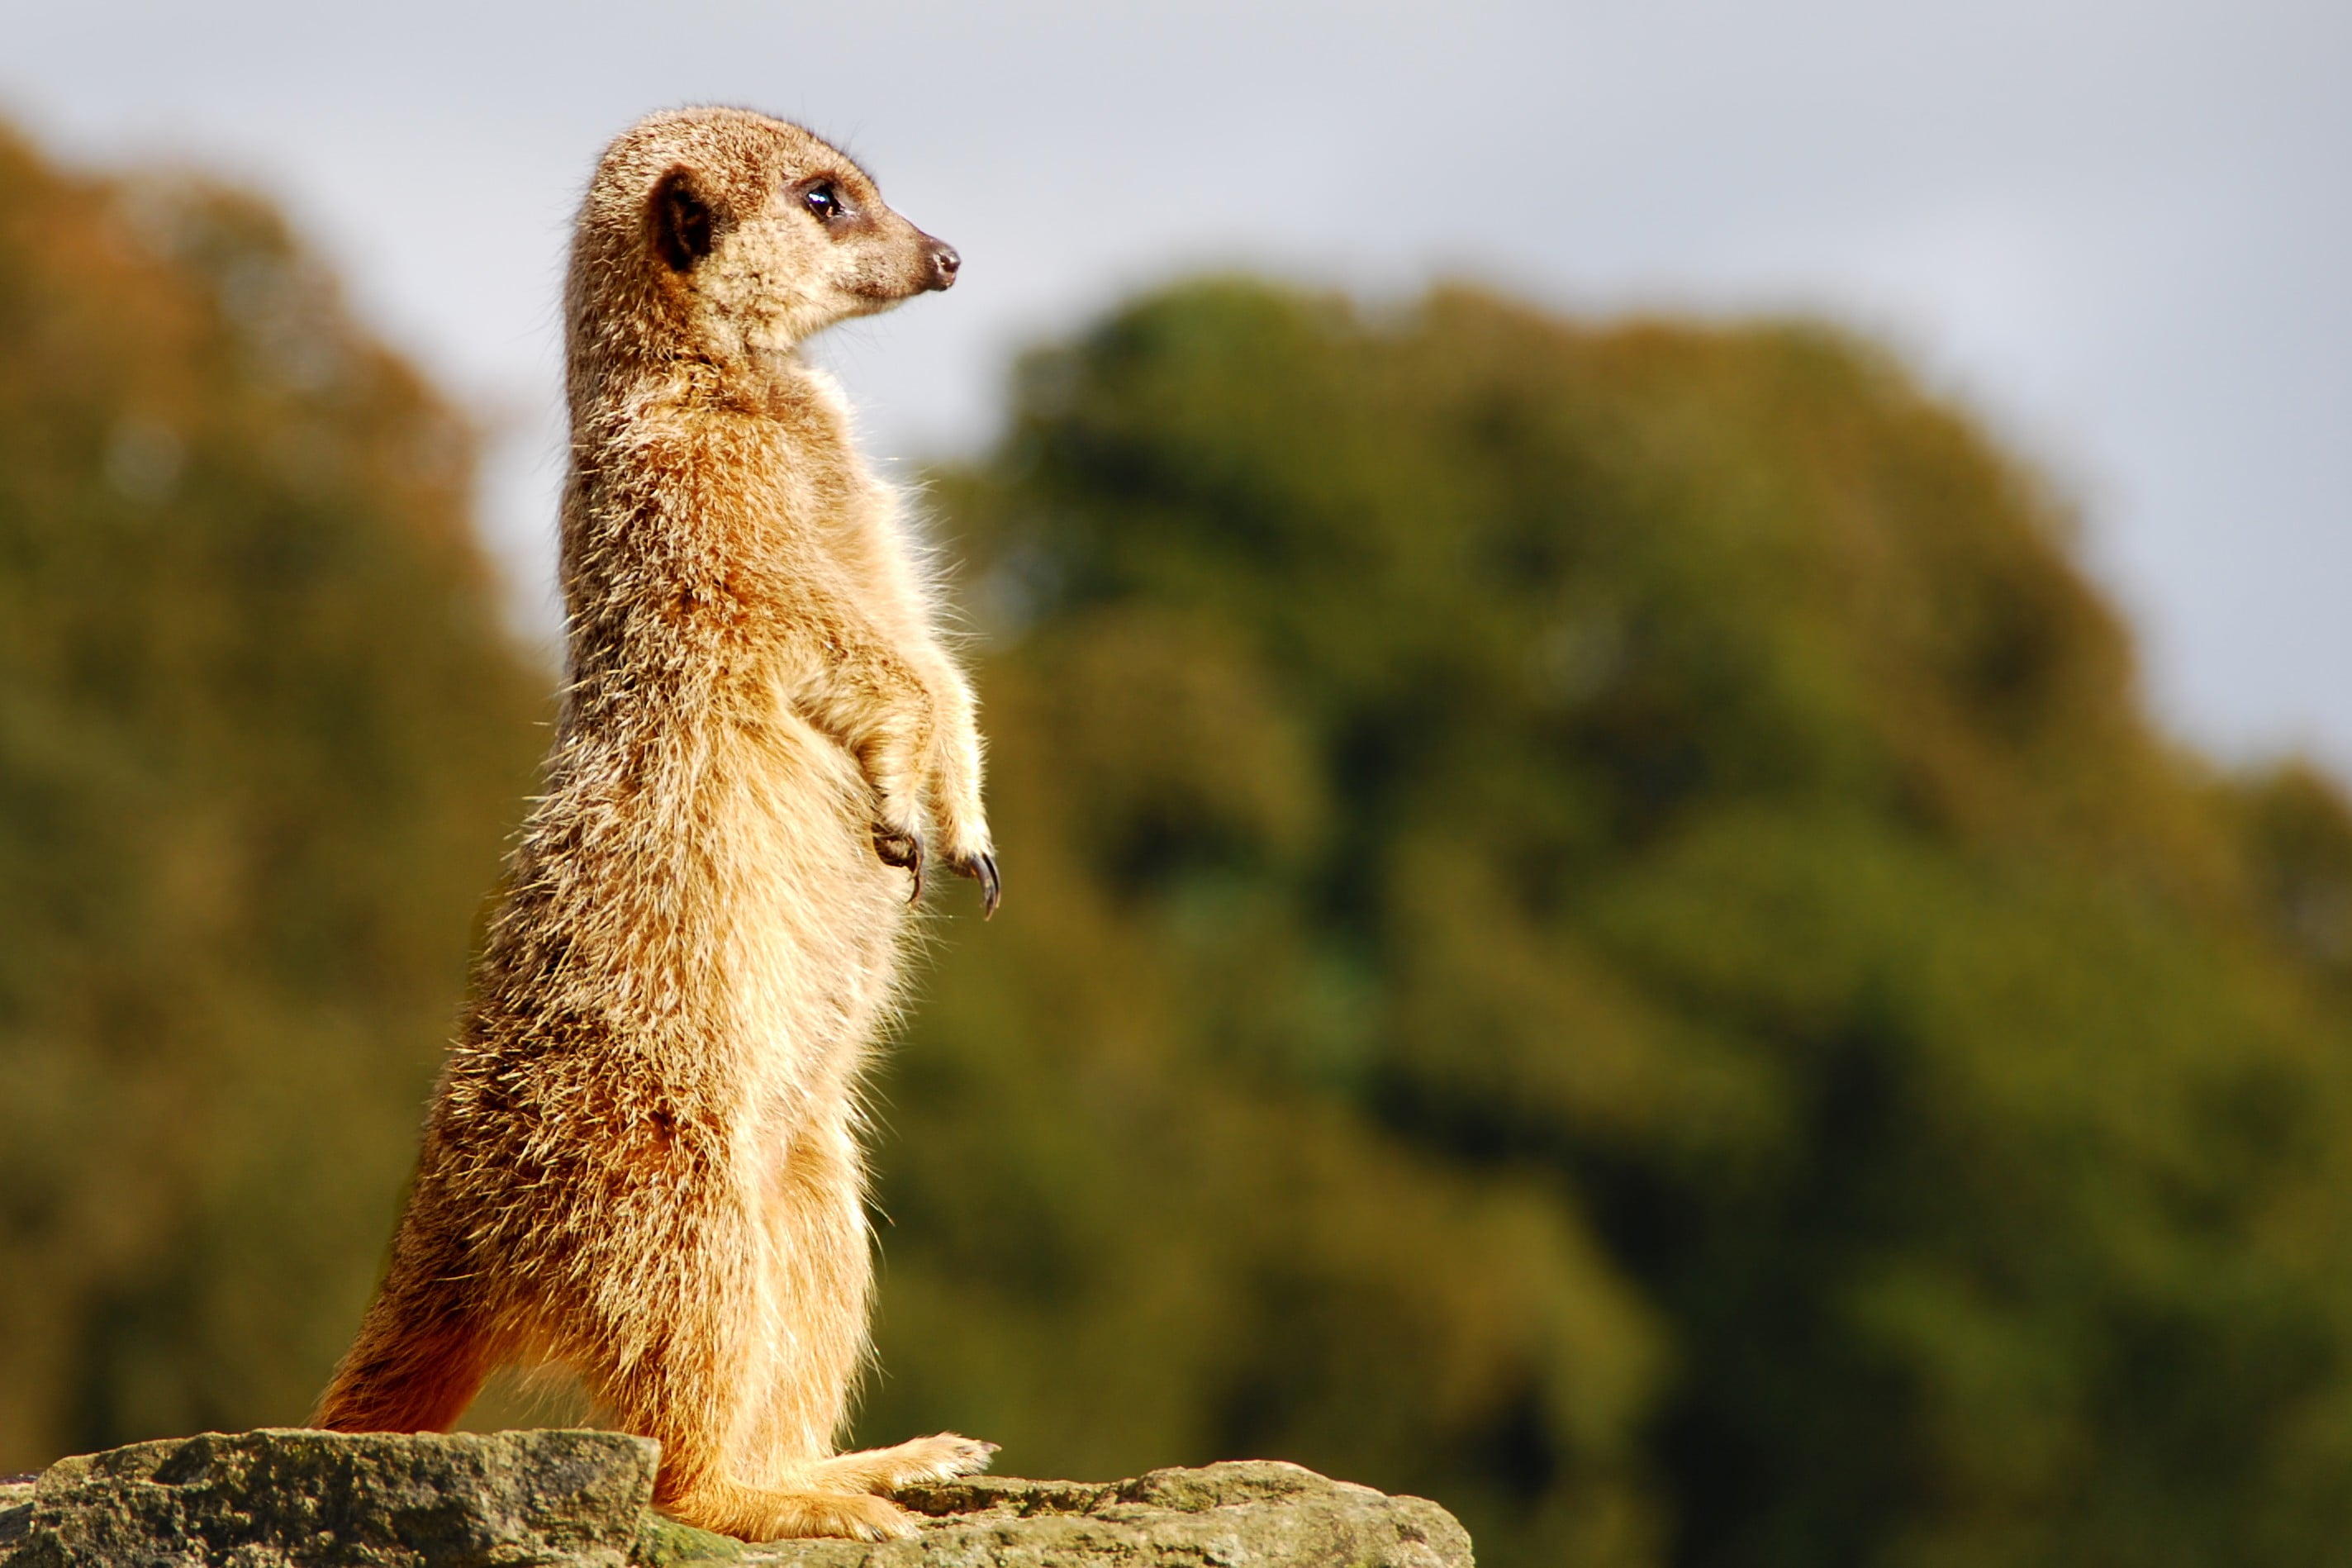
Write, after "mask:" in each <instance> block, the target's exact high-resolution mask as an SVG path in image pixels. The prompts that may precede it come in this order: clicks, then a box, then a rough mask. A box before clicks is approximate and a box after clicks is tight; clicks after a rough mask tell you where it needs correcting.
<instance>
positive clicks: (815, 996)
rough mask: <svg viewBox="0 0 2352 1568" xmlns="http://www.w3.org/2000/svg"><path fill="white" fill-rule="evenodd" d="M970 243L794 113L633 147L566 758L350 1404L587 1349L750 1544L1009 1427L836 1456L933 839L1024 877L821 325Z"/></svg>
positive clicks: (871, 306)
mask: <svg viewBox="0 0 2352 1568" xmlns="http://www.w3.org/2000/svg"><path fill="white" fill-rule="evenodd" d="M820 184H822V185H823V187H824V188H823V189H822V190H820V191H818V194H817V195H816V196H814V197H813V196H812V195H811V191H812V189H813V188H815V187H817V186H818V185H820ZM826 195H830V196H831V197H832V198H833V201H832V204H831V207H830V209H828V208H827V205H826V203H825V201H824V196H826ZM954 266H955V261H954V253H953V252H952V251H950V250H948V249H947V248H946V247H944V246H942V245H940V243H939V242H938V241H936V240H933V239H931V238H930V237H929V236H927V235H924V234H922V233H921V232H920V231H919V230H917V229H916V228H915V227H914V226H912V225H911V224H909V223H908V222H907V221H906V220H905V219H904V218H902V217H900V216H898V215H897V214H896V213H894V212H892V211H891V210H890V209H889V208H887V206H885V205H882V202H881V198H880V196H879V195H878V194H877V192H876V191H875V189H874V186H873V184H872V182H871V181H870V180H868V179H867V178H866V175H865V174H863V173H861V172H860V171H859V170H858V169H857V168H856V165H855V164H854V163H850V162H849V160H848V159H846V158H845V157H844V156H843V155H842V154H841V153H838V152H836V151H835V150H834V149H833V148H831V147H828V146H826V145H825V144H824V142H820V141H818V140H817V139H816V138H815V137H814V136H812V135H810V134H809V133H808V132H804V131H803V130H801V129H800V128H799V127H797V126H793V125H788V124H784V123H782V122H781V121H773V120H770V119H766V118H764V117H762V116H760V115H755V114H750V113H745V112H741V111H737V110H683V111H679V112H677V113H673V114H663V115H656V116H655V117H653V118H651V119H648V120H646V121H644V122H642V123H640V124H639V125H637V126H635V128H633V129H632V130H630V131H629V132H626V133H625V134H624V135H622V136H621V137H620V138H619V139H618V140H616V141H615V142H614V143H613V144H612V146H611V147H610V148H609V149H607V150H606V152H605V153H604V159H603V161H602V163H600V164H599V165H598V167H597V171H596V174H595V176H594V179H593V183H592V184H590V186H589V190H588V195H587V199H586V201H585V203H584V204H583V208H582V211H581V215H580V220H579V226H578V230H577V232H576V235H575V237H574V242H573V248H572V272H571V279H570V282H569V284H568V286H567V289H566V295H565V308H566V314H567V338H568V355H569V364H568V383H569V391H570V397H571V405H572V469H571V474H570V477H569V479H568V481H567V483H566V487H565V492H564V500H563V586H564V599H565V607H566V613H567V616H568V619H569V666H570V668H569V671H568V674H569V682H568V686H567V689H566V696H565V702H564V707H563V712H562V720H561V723H560V726H559V729H558V732H557V735H556V739H555V743H554V748H553V751H552V752H551V756H550V758H549V761H548V764H547V777H546V793H545V794H544V795H543V796H542V797H541V799H540V800H539V802H538V803H537V805H536V807H535V809H534V810H533V811H532V812H531V814H530V818H529V821H528V822H527V824H526V825H525V826H524V828H523V831H522V835H521V837H520V842H519V844H518V846H517V847H516V850H515V853H514V857H513V860H512V865H511V867H510V876H509V889H508V891H507V893H506V896H505V900H504V903H503V905H502V906H501V908H500V909H499V912H498V914H497V917H496V919H495V920H494V921H493V922H492V924H491V927H490V931H489V937H488V945H487V948H486V951H485V952H484V953H483V956H482V959H481V961H480V964H479V966H478V970H477V972H476V974H475V979H474V985H473V992H472V997H471V1001H470V1005H469V1008H468V1011H467V1016H466V1020H465V1024H464V1027H463V1029H462V1031H461V1034H460V1037H459V1039H458V1042H457V1047H456V1048H455V1050H454V1051H453V1052H452V1054H451V1056H450V1058H449V1062H448V1066H447V1068H446V1070H445V1072H444V1073H443V1075H442V1079H441V1083H440V1087H439V1089H438V1091H437V1093H436V1100H435V1103H434V1107H433V1111H432V1116H431V1119H430V1121H429V1123H428V1125H427V1127H426V1130H425V1147H424V1153H423V1155H422V1158H421V1162H420V1163H419V1167H418V1171H417V1175H416V1181H415V1188H414V1190H413V1192H412V1194H411V1196H410V1199H409V1204H408V1209H407V1212H406V1214H405V1215H404V1217H403V1218H402V1221H401V1225H400V1229H399V1232H398V1235H397V1237H395V1240H394V1254H393V1262H392V1267H391V1271H390V1273H389V1274H388V1276H387V1277H386V1279H385V1280H384V1283H383V1289H382V1290H381V1291H380V1293H379V1294H378V1296H377V1298H376V1300H375V1301H374V1302H373V1305H372V1306H371V1307H370V1308H369V1310H368V1313H367V1316H366V1320H365V1321H364V1322H363V1324H362V1327H361V1331H360V1334H359V1339H358V1342H357V1343H356V1344H354V1345H353V1346H352V1351H351V1353H350V1354H349V1355H348V1356H347V1357H345V1359H344V1361H343V1363H342V1364H341V1367H340V1368H339V1369H338V1370H337V1372H336V1374H335V1378H334V1381H333V1384H331V1386H330V1387H329V1389H328V1390H327V1393H326V1394H325V1395H324V1396H323V1398H322V1400H321V1401H320V1406H319V1410H318V1412H317V1415H316V1416H315V1417H314V1420H315V1422H316V1424H317V1425H319V1426H325V1427H331V1428H334V1429H338V1430H344V1431H366V1430H400V1431H406V1430H420V1429H427V1428H440V1427H445V1426H448V1425H449V1424H450V1423H451V1422H452V1421H454V1420H455V1419H456V1418H457V1416H458V1415H460V1414H461V1413H462V1412H463V1410H464V1408H465V1406H466V1405H467V1402H468V1401H470V1400H471V1399H472V1397H473V1395H474V1394H475V1393H476V1391H477V1390H478V1388H479V1386H480V1384H481V1382H482V1379H483V1377H484V1375H485V1374H486V1373H488V1371H489V1370H490V1369H492V1368H493V1367H495V1366H498V1365H500V1364H504V1363H511V1362H537V1361H553V1362H556V1363H562V1364H565V1365H569V1366H570V1367H572V1368H573V1369H574V1370H576V1371H577V1372H578V1373H580V1375H581V1377H582V1379H583V1382H584V1383H585V1384H586V1385H587V1386H588V1388H589V1390H590V1391H591V1393H592V1394H593V1395H594V1396H595V1397H596V1398H597V1399H598V1401H599V1402H600V1404H601V1405H604V1407H605V1408H606V1409H608V1410H609V1411H611V1412H612V1413H613V1414H614V1416H615V1417H616V1419H617V1421H618V1423H619V1424H620V1425H621V1426H625V1428H626V1429H627V1430H629V1431H632V1432H637V1433H642V1434H644V1435H645V1436H650V1437H654V1438H657V1439H658V1440H659V1441H660V1443H661V1445H662V1465H661V1478H660V1481H659V1484H658V1489H657V1493H656V1496H657V1500H658V1501H659V1502H660V1503H661V1505H662V1506H663V1507H664V1508H666V1509H667V1510H669V1511H670V1512H671V1513H673V1514H675V1515H676V1516H677V1517H678V1518H680V1519H683V1520H686V1521H688V1522H690V1523H694V1524H698V1525H702V1526H705V1527H707V1528H710V1529H714V1530H721V1531H729V1532H731V1533H733V1534H736V1535H740V1536H745V1537H749V1538H754V1539H766V1538H772V1537H778V1536H785V1535H811V1534H829V1535H853V1536H863V1537H868V1538H878V1537H882V1536H887V1535H893V1534H900V1533H904V1532H905V1531H907V1530H908V1529H910V1528H911V1524H910V1521H909V1520H908V1515H906V1514H905V1513H904V1511H903V1510H899V1509H898V1507H897V1506H896V1505H894V1504H892V1503H890V1502H888V1501H887V1500H884V1499H882V1498H880V1497H877V1496H874V1495H871V1494H873V1493H876V1492H880V1491H887V1490H888V1489H891V1488H893V1487H896V1486H898V1485H901V1484H904V1483H907V1482H908V1481H912V1480H917V1479H935V1478H944V1477H947V1476H951V1475H957V1474H961V1473H964V1472H967V1471H970V1470H973V1469H977V1468H981V1467H982V1465H984V1464H985V1463H986V1461H987V1457H988V1454H989V1453H990V1452H991V1449H990V1447H989V1446H988V1445H985V1444H981V1443H975V1442H972V1441H971V1439H968V1438H963V1437H958V1436H951V1435H946V1434H942V1435H940V1436H936V1437H928V1438H921V1439H918V1440H917V1441H915V1442H911V1443H905V1444H901V1445H899V1446H898V1447H894V1448H887V1449H881V1450H877V1451H874V1452H870V1453H863V1454H847V1455H835V1452H834V1447H835V1441H836V1438H837V1436H838V1434H839V1433H840V1431H841V1428H842V1426H843V1423H844V1419H845V1415H846V1411H847V1404H848V1400H849V1396H850V1392H851V1386H852V1384H853V1383H854V1381H855V1379H856V1374H857V1372H858V1370H859V1368H860V1365H861V1363H862V1362H863V1360H864V1357H865V1355H866V1316H867V1310H866V1309H867V1297H868V1294H869V1291H870V1288H871V1279H872V1265H871V1258H870V1244H869V1237H868V1235H867V1229H866V1214H865V1207H864V1191H865V1186H864V1171H863V1165H862V1163H861V1159H860V1154H859V1148H858V1131H859V1112H858V1102H857V1079H858V1075H859V1072H860V1069H861V1068H863V1066H864V1065H865V1062H866V1058H867V1055H868V1053H869V1052H870V1051H871V1049H872V1048H873V1046H874V1043H875V1041H876V1039H877V1036H878V1034H879V1033H880V1031H881V1030H882V1028H883V1026H884V1025H885V1023H886V1021H887V1014H888V1012H889V1009H890V1007H891V1005H892V997H893V990H894V985H895V984H896V975H897V968H898V949H899V945H900V941H901V937H902V934H903V931H904V927H905V925H906V922H907V918H908V914H907V906H908V900H909V897H910V888H911V889H913V890H916V891H919V888H920V876H921V869H922V864H923V859H924V856H925V854H926V850H927V846H929V845H935V846H936V847H937V850H938V853H939V854H940V857H941V858H943V859H944V860H945V861H946V862H947V864H948V865H949V866H950V867H951V868H955V869H958V870H960V871H962V872H964V873H965V874H968V875H971V876H974V877H977V878H979V879H981V880H982V887H983V890H984V895H985V897H986V900H987V901H988V903H989V904H990V905H991V906H992V905H993V902H994V896H995V887H996V872H995V863H994V859H993V856H992V850H991V846H990V843H989V837H988V827H987V823H986V820H985V818H984V817H983V816H982V811H981V803H980V765H981V759H980V742H979V739H978V736H977V733H976V731H975V730H974V727H973V722H972V704H971V693H970V690H969V689H968V688H967V686H966V685H965V682H964V679H963V677H962V675H961V673H960V672H959V671H958V669H957V668H956V666H955V664H954V663H953V661H952V660H951V659H950V658H949V656H948V654H947V653H946V652H945V650H944V649H943V648H942V647H941V646H940V639H939V637H938V636H937V635H936V633H935V631H934V629H933V618H934V610H933V606H932V604H931V602H930V598H929V592H928V589H927V587H926V584H925V583H924V581H923V578H922V575H921V573H920V572H919V565H918V563H917V560H916V557H915V555H914V552H913V551H912V550H911V548H910V546H909V544H908V541H907V539H906V537H905V535H904V531H903V530H902V526H901V521H900V517H899V512H898V502H897V500H896V498H895V497H894V496H893V495H892V493H891V491H890V490H889V489H887V487H885V486H883V485H882V484H880V483H879V482H877V480H876V479H874V477H873V476H872V475H871V474H870V473H869V472H868V471H867V470H866V467H865V465H864V464H863V463H862V462H861V461H860V459H859V458H858V456H857V454H856V450H855V448H854V447H853V446H852V444H851V441H850V435H849V421H848V413H847V410H846V408H845V406H844V405H843V402H842V399H841V397H840V395H839V393H838V392H837V390H836V389H835V387H834V385H833V384H832V383H831V382H830V381H828V380H827V379H826V378H825V377H824V375H823V374H820V373H819V372H817V371H815V370H814V369H812V368H811V367H809V366H808V365H806V364H804V363H802V361H801V359H800V356H799V353H798V352H797V345H798V344H799V343H800V342H801V341H802V340H803V339H804V338H805V337H807V336H808V335H809V334H810V333H812V332H814V331H818V330H819V329H821V328H823V327H824V326H826V325H828V324H830V323H832V322H834V321H839V320H841V319H843V318H844V317H846V316H851V315H856V314H863V313H866V312H870V311H873V310H882V309H887V307H888V306H890V305H892V304H895V303H897V302H898V300H902V299H905V298H906V297H908V295H910V294H913V293H916V292H919V291H920V290H922V289H936V288H944V287H946V286H947V284H948V283H950V282H952V281H953V278H954ZM886 860H887V863H886ZM910 872H911V873H912V877H911V879H910V875H909V873H910Z"/></svg>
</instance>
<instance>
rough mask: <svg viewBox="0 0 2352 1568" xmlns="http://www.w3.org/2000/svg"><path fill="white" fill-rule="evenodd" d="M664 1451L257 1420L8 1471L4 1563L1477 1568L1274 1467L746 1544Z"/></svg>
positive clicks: (1387, 1503) (1390, 1513)
mask: <svg viewBox="0 0 2352 1568" xmlns="http://www.w3.org/2000/svg"><path fill="white" fill-rule="evenodd" d="M655 1459H656V1450H655V1448H654V1446H653V1445H652V1444H650V1443H646V1442H643V1441H640V1440H638V1439H636V1438H633V1437H625V1436H617V1435H615V1434H612V1433H604V1432H506V1433H499V1434H498V1435H496V1436H463V1435H460V1436H414V1437H407V1436H338V1435H334V1434H329V1433H322V1432H294V1431H285V1432H248V1433H243V1434H239V1435H237V1436H219V1435H216V1434H215V1435H209V1436H202V1437H189V1438H182V1439H177V1440H173V1441H171V1442H162V1443H141V1444H137V1445H134V1446H133V1447H128V1448H117V1449H114V1450H112V1451H111V1452H109V1453H105V1454H98V1455H92V1456H90V1457H89V1458H78V1459H67V1460H63V1461H61V1462H60V1463H58V1465H56V1466H55V1467H53V1468H50V1469H49V1470H48V1471H47V1472H46V1473H45V1474H43V1475H42V1476H41V1477H40V1479H39V1481H38V1484H37V1486H35V1487H31V1488H27V1487H24V1486H21V1485H16V1486H11V1485H10V1484H9V1483H6V1482H0V1568H68V1565H72V1568H194V1565H195V1564H199V1563H202V1564H227V1565H231V1568H311V1565H317V1568H507V1565H509V1564H511V1565H521V1564H532V1563H545V1564H550V1565H558V1564H560V1565H563V1568H572V1565H578V1568H624V1565H628V1568H687V1565H688V1564H694V1563H708V1564H719V1563H728V1564H735V1565H739V1568H1176V1565H1178V1564H1181V1565H1182V1568H1471V1556H1470V1539H1469V1537H1468V1536H1467V1535H1466V1534H1465V1533H1464V1532H1463V1530H1462V1527H1461V1526H1460V1525H1459V1524H1457V1523H1455V1522H1454V1518H1453V1516H1452V1515H1450V1514H1448V1513H1447V1512H1446V1511H1445V1510H1444V1509H1441V1508H1439V1507H1438V1506H1437V1505H1436V1504H1435V1503H1433V1502H1426V1501H1423V1500H1421V1499H1419V1498H1392V1497H1386V1496H1383V1495H1382V1494H1381V1493H1379V1492H1376V1491H1373V1490H1372V1489H1370V1488H1368V1487H1359V1486H1350V1485H1349V1484H1347V1483H1346V1482H1343V1481H1332V1480H1327V1479H1324V1478H1323V1477H1321V1476H1318V1475H1317V1474H1315V1473H1314V1472H1313V1471H1312V1470H1306V1469H1301V1468H1298V1467H1297V1466H1296V1465H1285V1464H1278V1463H1274V1462H1271V1461H1263V1460H1258V1461H1247V1462H1241V1463H1233V1464H1223V1465H1211V1466H1209V1467H1207V1468H1203V1469H1169V1470H1153V1471H1151V1472H1150V1474H1148V1475H1145V1476H1142V1477H1140V1478H1139V1479H1135V1480H1129V1481H1117V1482H1111V1483H1108V1484H1096V1483H1091V1482H1078V1481H1026V1480H1011V1479H1001V1478H996V1477H986V1476H983V1477H976V1478H973V1479H969V1480H961V1481H953V1482H948V1483H943V1484H940V1485H937V1486H926V1487H917V1488H910V1489H908V1490H907V1491H906V1492H904V1493H903V1494H901V1496H900V1500H901V1501H902V1502H904V1503H905V1504H906V1505H907V1506H908V1508H909V1509H911V1510H914V1511H915V1512H916V1513H917V1514H918V1515H919V1516H920V1517H921V1519H922V1521H923V1528H922V1530H921V1531H920V1532H919V1534H917V1535H915V1536H914V1537H912V1538H910V1539H908V1540H904V1541H892V1542H882V1543H879V1544H868V1543H860V1542H846V1541H793V1542H769V1543H766V1544H762V1545H751V1546H747V1545H745V1544H743V1543H742V1542H736V1541H731V1540H730V1539H728V1538H727V1537H725V1536H719V1535H711V1534H709V1533H707V1532H705V1531H698V1530H689V1529H688V1528H687V1527H685V1526H683V1525H680V1524H677V1523H676V1522H675V1521H670V1520H667V1519H664V1518H662V1517H661V1516H660V1515H659V1514H656V1513H655V1512H653V1511H652V1510H651V1509H649V1508H648V1507H647V1506H646V1504H647V1500H648V1499H649V1498H650V1497H651V1496H652V1491H653V1476H654V1468H655Z"/></svg>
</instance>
